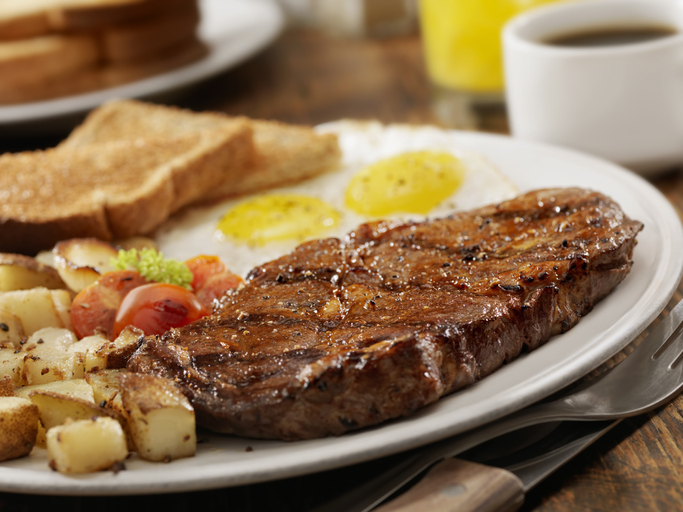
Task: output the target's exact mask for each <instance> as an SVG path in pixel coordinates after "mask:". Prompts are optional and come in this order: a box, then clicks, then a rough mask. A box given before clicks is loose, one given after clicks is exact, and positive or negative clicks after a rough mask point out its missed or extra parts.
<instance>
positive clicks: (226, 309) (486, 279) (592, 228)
mask: <svg viewBox="0 0 683 512" xmlns="http://www.w3.org/2000/svg"><path fill="white" fill-rule="evenodd" d="M640 229H642V224H641V223H640V222H637V221H634V220H631V219H629V218H628V217H626V216H625V215H624V213H623V212H622V211H621V210H620V208H619V207H618V206H617V205H616V204H615V203H614V202H613V201H612V200H611V199H609V198H607V197H605V196H604V195H601V194H598V193H596V192H591V191H587V190H582V189H552V190H540V191H534V192H530V193H527V194H524V195H521V196H519V197H517V198H515V199H513V200H510V201H507V202H504V203H502V204H499V205H492V206H487V207H484V208H480V209H478V210H474V211H470V212H465V213H456V214H453V215H451V216H449V217H447V218H444V219H437V220H431V221H426V222H420V223H396V222H393V223H392V222H375V223H370V224H364V225H362V226H360V227H359V228H358V229H357V230H356V231H354V232H352V233H350V234H349V235H348V236H347V237H346V238H345V239H344V240H343V241H341V240H338V239H325V240H317V241H314V242H309V243H305V244H303V245H301V246H299V247H298V248H297V249H296V250H294V251H293V252H292V253H291V254H289V255H286V256H283V257H281V258H280V259H277V260H275V261H272V262H270V263H267V264H265V265H262V266H260V267H257V268H255V269H254V270H253V271H252V272H251V273H250V275H249V278H248V280H247V284H246V285H245V286H244V287H243V288H241V289H240V290H237V291H234V292H231V293H228V294H227V295H226V296H224V297H223V299H222V301H221V303H220V305H219V306H218V307H217V308H216V311H215V313H214V314H213V315H212V316H210V317H207V318H205V319H203V320H201V321H198V322H195V323H194V324H191V325H189V326H187V327H184V328H181V329H174V330H171V331H169V332H167V333H166V334H164V335H163V336H161V337H147V338H146V339H145V341H144V343H143V345H142V346H141V347H140V349H139V350H138V352H137V353H136V354H135V355H134V356H133V357H132V359H131V360H130V362H129V365H128V368H129V369H130V370H132V371H138V372H146V373H153V374H157V375H163V376H167V377H170V378H173V379H175V380H176V382H178V383H179V384H180V385H181V386H182V387H183V388H184V390H185V393H186V394H187V395H188V397H189V398H190V400H191V401H192V403H193V405H194V407H195V410H196V413H197V418H198V422H199V423H200V424H201V425H203V426H205V427H208V428H210V429H212V430H215V431H218V432H226V433H235V434H240V435H245V436H253V437H266V438H281V439H286V440H296V439H306V438H314V437H321V436H326V435H331V434H334V435H338V434H342V433H344V432H346V431H348V430H351V429H356V428H360V427H364V426H368V425H374V424H377V423H380V422H382V421H385V420H387V419H390V418H397V417H400V416H405V415H408V414H411V413H412V412H413V411H415V410H416V409H418V408H420V407H423V406H425V405H427V404H429V403H431V402H434V401H435V400H437V399H438V398H439V397H440V396H442V395H444V394H447V393H451V392H453V391H455V390H456V389H459V388H462V387H463V386H467V385H469V384H471V383H473V382H475V381H476V380H478V379H481V378H482V377H484V376H486V375H488V374H490V373H491V372H493V371H494V370H496V369H497V368H499V367H500V366H501V365H502V364H504V363H506V362H508V361H511V360H513V359H514V358H515V357H517V356H518V355H519V354H520V352H521V351H522V350H525V349H526V350H532V349H534V348H536V347H538V346H539V345H540V344H542V343H544V342H545V341H546V340H548V338H550V337H551V336H553V335H555V334H558V333H561V332H564V331H566V330H568V329H570V328H571V327H572V326H573V325H575V324H576V323H577V322H578V321H579V318H580V317H581V316H582V315H585V314H586V313H587V312H589V311H590V310H591V308H592V307H593V305H594V304H595V303H596V301H598V300H600V299H601V298H603V297H604V296H605V295H607V294H608V293H609V292H610V291H611V290H612V289H613V288H614V287H615V286H616V285H617V284H618V283H619V282H620V281H621V280H622V279H623V278H624V277H625V276H626V274H627V273H628V271H629V269H630V267H631V254H632V250H633V247H634V246H635V243H636V234H637V233H638V231H640Z"/></svg>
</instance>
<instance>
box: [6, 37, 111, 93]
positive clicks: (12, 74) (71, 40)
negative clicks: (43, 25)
mask: <svg viewBox="0 0 683 512" xmlns="http://www.w3.org/2000/svg"><path fill="white" fill-rule="evenodd" d="M99 60H100V49H99V44H98V42H97V40H96V39H95V38H94V37H92V36H89V35H69V36H62V35H47V36H41V37H34V38H31V39H20V40H16V41H5V42H1V43H0V77H2V78H1V79H0V92H2V91H3V90H12V89H17V88H19V89H20V88H22V87H25V86H27V85H28V86H30V85H32V84H39V83H41V82H43V81H47V80H51V79H55V78H60V77H68V76H69V75H71V74H72V73H73V72H75V71H78V70H81V69H85V68H87V67H89V66H93V65H94V64H95V63H97V62H98V61H99Z"/></svg>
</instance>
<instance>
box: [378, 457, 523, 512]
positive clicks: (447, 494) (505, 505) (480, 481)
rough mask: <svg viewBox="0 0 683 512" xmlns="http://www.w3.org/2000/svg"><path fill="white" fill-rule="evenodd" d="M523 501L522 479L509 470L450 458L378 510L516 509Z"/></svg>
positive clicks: (472, 511)
mask: <svg viewBox="0 0 683 512" xmlns="http://www.w3.org/2000/svg"><path fill="white" fill-rule="evenodd" d="M522 503H524V489H523V487H522V482H521V481H520V480H519V478H517V477H516V476H515V475H513V474H512V473H510V472H509V471H505V470H504V469H500V468H494V467H490V466H484V465H482V464H476V463H474V462H467V461H464V460H459V459H452V458H448V459H444V460H442V461H441V462H439V463H438V464H437V465H435V466H434V467H433V468H432V469H430V470H429V471H428V472H427V474H426V475H425V476H424V478H422V480H420V481H419V482H418V483H417V484H415V485H414V486H413V487H412V488H411V489H409V490H408V491H406V492H405V493H403V494H401V495H400V496H399V497H398V498H396V499H394V500H392V501H390V502H389V503H387V504H385V505H382V506H381V507H378V508H377V509H375V512H425V511H430V512H453V511H455V510H457V511H458V512H493V511H495V512H513V511H515V510H517V509H518V508H519V507H521V506H522Z"/></svg>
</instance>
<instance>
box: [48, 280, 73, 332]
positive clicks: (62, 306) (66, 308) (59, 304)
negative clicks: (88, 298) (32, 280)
mask: <svg viewBox="0 0 683 512" xmlns="http://www.w3.org/2000/svg"><path fill="white" fill-rule="evenodd" d="M72 301H73V297H72V296H71V293H69V292H67V291H66V290H53V292H52V302H53V303H54V305H55V311H56V312H57V316H58V317H59V319H60V320H61V321H62V324H63V326H64V328H65V329H70V330H72V331H73V326H72V325H71V302H72ZM55 327H59V326H55Z"/></svg>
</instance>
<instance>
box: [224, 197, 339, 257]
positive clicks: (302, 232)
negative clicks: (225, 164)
mask: <svg viewBox="0 0 683 512" xmlns="http://www.w3.org/2000/svg"><path fill="white" fill-rule="evenodd" d="M340 218H341V215H340V213H339V212H338V211H337V210H335V209H334V208H332V207H331V206H330V205H328V204H327V203H325V202H324V201H321V200H320V199H317V198H315V197H308V196H303V195H295V194H281V195H266V196H258V197H255V198H253V199H250V200H248V201H245V202H243V203H240V204H239V205H237V206H236V207H235V208H233V209H232V210H230V211H229V212H228V213H226V214H225V216H224V217H223V218H222V219H221V220H220V221H219V222H218V230H219V231H220V232H221V233H223V234H224V235H225V236H228V237H231V238H234V239H236V240H239V241H242V242H246V243H250V244H253V245H264V244H266V243H268V242H273V241H276V240H289V239H296V240H300V241H301V240H306V239H309V238H314V237H317V236H319V235H320V234H321V233H324V232H325V231H326V230H327V229H329V228H331V227H333V226H335V225H336V224H337V223H338V222H339V220H340Z"/></svg>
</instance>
